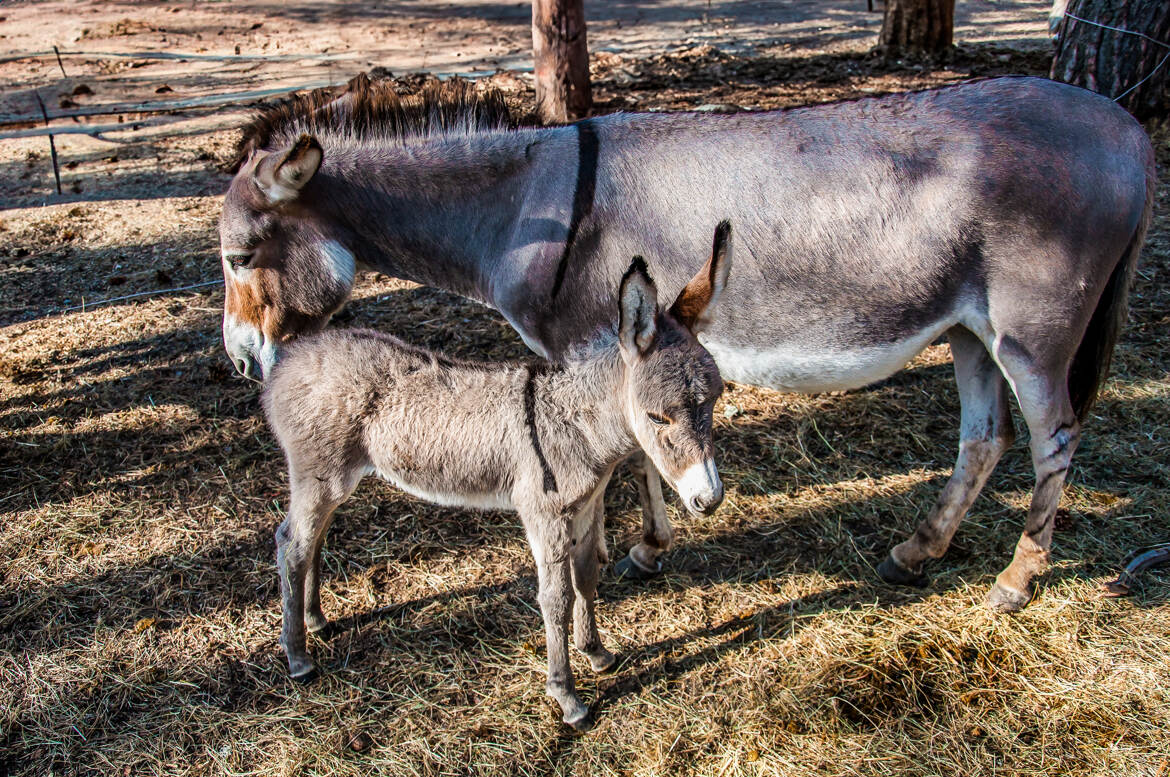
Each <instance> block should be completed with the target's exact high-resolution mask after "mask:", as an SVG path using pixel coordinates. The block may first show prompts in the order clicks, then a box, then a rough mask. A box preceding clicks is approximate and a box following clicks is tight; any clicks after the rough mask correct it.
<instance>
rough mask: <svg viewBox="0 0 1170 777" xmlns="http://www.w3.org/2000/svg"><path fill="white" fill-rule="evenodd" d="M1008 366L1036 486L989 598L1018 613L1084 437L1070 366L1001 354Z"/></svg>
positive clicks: (1042, 562)
mask: <svg viewBox="0 0 1170 777" xmlns="http://www.w3.org/2000/svg"><path fill="white" fill-rule="evenodd" d="M1000 358H1001V362H1002V363H1003V364H1004V370H1005V372H1007V374H1008V375H1009V376H1011V378H1012V381H1013V388H1015V391H1016V398H1017V399H1018V400H1019V403H1020V411H1021V412H1022V413H1023V416H1024V420H1025V422H1027V424H1028V431H1029V433H1030V434H1031V437H1032V439H1031V443H1030V445H1031V448H1032V467H1033V469H1034V470H1035V472H1036V486H1035V488H1034V489H1033V491H1032V504H1031V505H1030V507H1029V508H1028V517H1027V519H1026V520H1025V522H1024V532H1023V534H1022V535H1021V536H1020V540H1019V542H1018V543H1017V544H1016V551H1015V555H1014V557H1013V558H1012V563H1011V564H1009V565H1008V567H1007V569H1005V570H1004V571H1002V572H1000V573H999V576H998V577H996V579H995V585H994V586H992V588H991V592H990V593H989V594H988V597H987V603H988V604H989V605H990V606H991V607H993V608H994V609H997V610H1000V611H1002V612H1016V611H1017V610H1020V609H1022V608H1023V607H1024V606H1025V605H1026V604H1027V603H1028V602H1029V601H1031V599H1032V594H1033V586H1032V581H1033V579H1034V578H1035V577H1036V576H1037V575H1039V574H1041V573H1042V572H1044V571H1045V570H1047V569H1048V549H1049V547H1051V545H1052V529H1053V521H1054V519H1055V517H1056V508H1057V507H1058V506H1059V504H1060V494H1061V491H1062V490H1063V488H1064V479H1065V476H1066V475H1067V474H1068V468H1069V465H1070V463H1071V462H1072V457H1073V453H1074V452H1075V451H1076V447H1077V443H1078V442H1079V441H1080V438H1081V425H1080V422H1079V421H1078V420H1077V417H1076V413H1075V412H1074V411H1073V407H1072V401H1071V400H1070V398H1069V392H1068V379H1067V377H1066V376H1067V374H1068V366H1067V364H1063V365H1060V366H1059V368H1055V367H1054V368H1051V369H1042V368H1040V367H1039V366H1036V365H1033V364H1030V363H1029V362H1028V360H1025V359H1023V358H1019V357H1015V355H1014V354H1002V353H1001V356H1000Z"/></svg>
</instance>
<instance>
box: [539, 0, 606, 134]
mask: <svg viewBox="0 0 1170 777" xmlns="http://www.w3.org/2000/svg"><path fill="white" fill-rule="evenodd" d="M532 58H533V64H534V65H535V69H536V110H537V113H538V114H539V115H540V118H541V120H543V121H545V122H549V123H552V122H563V121H571V120H573V119H580V118H582V117H584V116H587V115H588V114H589V110H590V109H591V108H592V107H593V92H592V89H591V88H590V86H589V47H588V46H587V45H586V41H585V6H584V1H583V0H532Z"/></svg>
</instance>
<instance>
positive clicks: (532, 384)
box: [524, 366, 557, 494]
mask: <svg viewBox="0 0 1170 777" xmlns="http://www.w3.org/2000/svg"><path fill="white" fill-rule="evenodd" d="M541 371H542V370H541V368H540V367H539V366H529V367H528V377H527V378H525V380H524V424H525V425H526V426H527V427H528V439H529V440H530V441H531V442H532V450H533V451H535V452H536V458H537V460H538V461H539V462H540V471H541V472H542V473H543V475H544V484H543V487H544V493H546V494H548V493H553V492H555V491H556V490H557V478H556V475H554V474H553V471H552V467H550V466H549V465H548V459H546V458H545V457H544V448H543V447H542V446H541V444H540V432H539V431H537V429H536V375H537V373H538V372H541Z"/></svg>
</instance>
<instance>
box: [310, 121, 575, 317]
mask: <svg viewBox="0 0 1170 777" xmlns="http://www.w3.org/2000/svg"><path fill="white" fill-rule="evenodd" d="M559 131H560V130H557V129H554V130H524V131H511V132H492V133H484V134H481V135H465V136H454V137H439V138H435V139H431V140H416V141H413V142H411V143H410V144H407V145H401V146H398V145H391V146H382V145H378V144H373V143H368V142H367V143H358V142H353V141H349V142H347V141H345V140H344V139H339V140H337V141H336V142H335V143H334V144H327V145H326V148H325V163H324V165H323V167H322V169H321V172H320V173H319V174H318V179H319V182H320V183H319V185H318V189H317V191H318V196H317V203H318V207H320V208H321V209H322V211H324V212H325V213H326V215H327V217H328V218H330V220H331V221H332V222H333V223H334V224H336V225H338V226H340V227H341V229H342V232H343V233H344V234H345V235H347V236H348V238H349V241H350V243H351V245H350V248H351V250H353V252H354V254H355V255H356V256H357V258H358V260H359V261H360V262H362V263H363V264H365V265H367V266H369V267H371V268H373V269H376V270H379V271H380V272H383V273H386V274H387V275H391V276H394V277H396V278H403V279H405V280H411V281H415V282H417V283H422V284H425V285H429V286H436V287H439V288H443V289H447V290H450V291H453V292H456V293H458V294H461V295H463V296H466V297H471V298H473V299H477V300H480V301H481V302H485V303H487V304H489V305H494V299H493V296H492V283H491V278H492V277H493V271H494V269H495V264H496V262H498V261H499V258H500V257H501V256H502V255H503V254H504V253H505V246H506V245H507V244H508V242H509V240H511V238H512V237H513V235H514V233H515V231H516V225H517V221H518V219H519V217H520V215H521V212H522V210H523V206H524V202H525V199H526V196H527V195H528V192H529V189H530V187H531V185H532V181H533V180H534V179H535V178H537V177H538V172H537V171H536V170H535V169H534V164H533V162H532V160H531V158H530V156H531V153H530V152H531V147H532V146H533V145H534V144H536V143H537V141H538V140H540V142H547V141H549V140H554V141H555V140H556V136H555V135H550V133H557V132H559Z"/></svg>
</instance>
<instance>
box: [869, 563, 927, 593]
mask: <svg viewBox="0 0 1170 777" xmlns="http://www.w3.org/2000/svg"><path fill="white" fill-rule="evenodd" d="M877 573H878V577H880V578H881V579H882V580H885V581H886V582H887V583H890V584H891V585H908V586H913V587H914V588H926V586H928V585H930V578H929V577H927V576H926V573H925V572H922V571H918V572H915V571H914V570H911V569H907V568H906V567H904V566H902V565H901V564H899V563H898V562H897V561H896V560H895V559H894V557H893V556H886V558H885V560H884V561H882V563H880V564H878V568H877Z"/></svg>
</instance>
